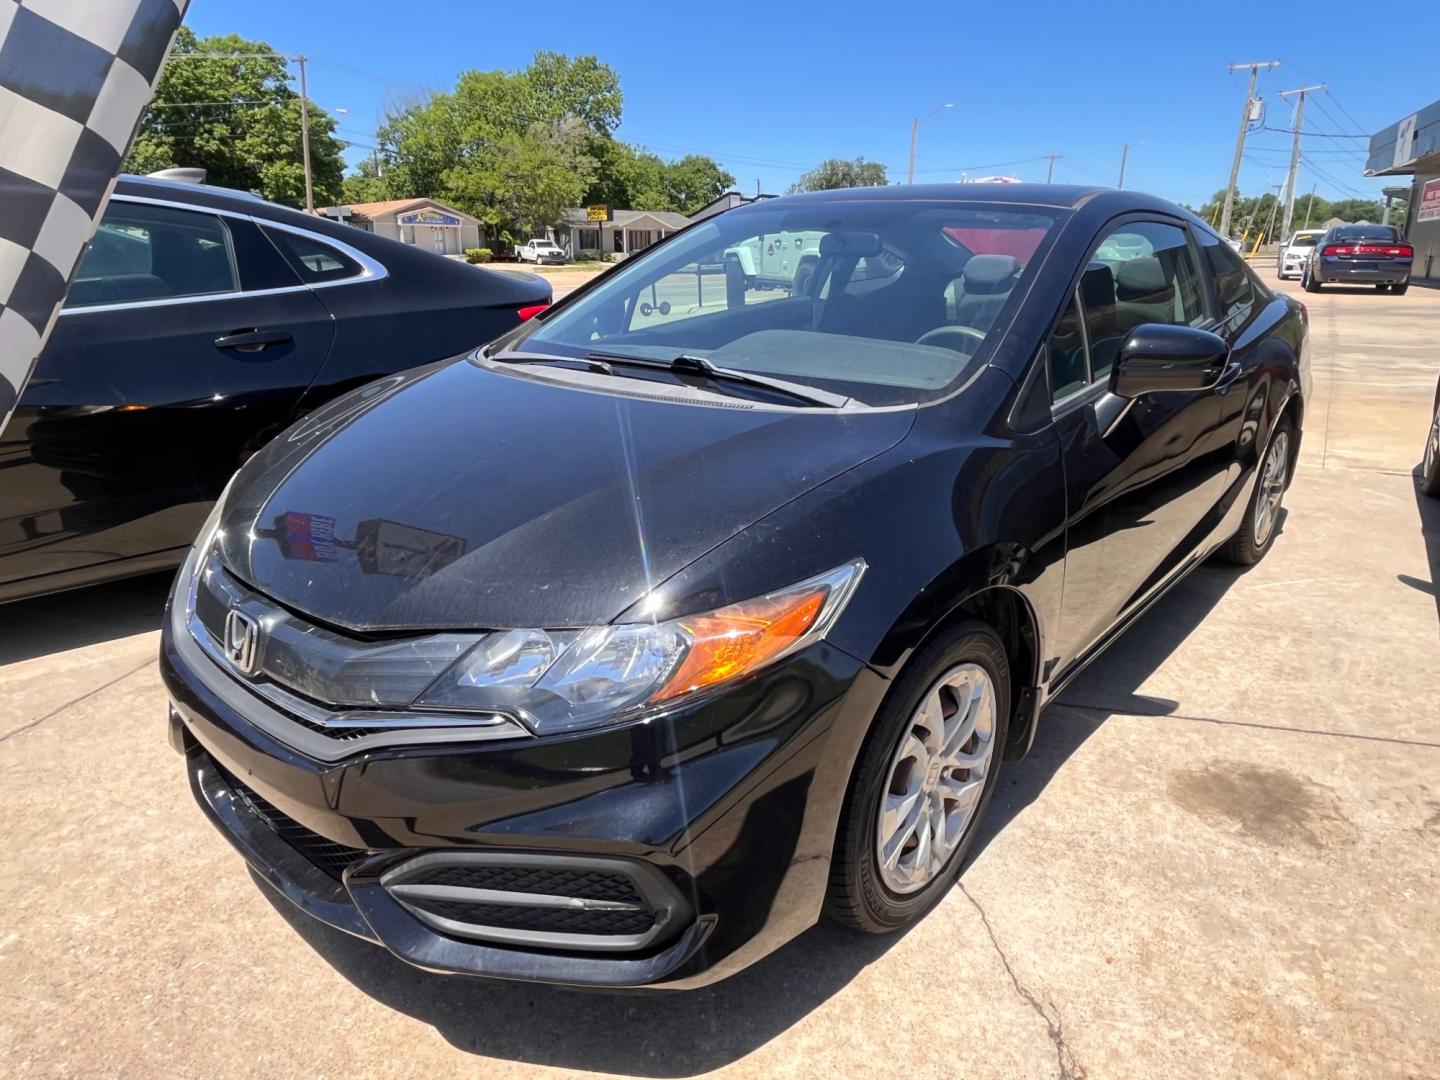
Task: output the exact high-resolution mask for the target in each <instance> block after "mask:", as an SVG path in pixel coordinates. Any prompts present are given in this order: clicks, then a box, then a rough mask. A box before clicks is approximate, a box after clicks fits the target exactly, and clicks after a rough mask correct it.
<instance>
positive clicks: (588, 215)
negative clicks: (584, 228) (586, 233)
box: [585, 203, 610, 221]
mask: <svg viewBox="0 0 1440 1080" xmlns="http://www.w3.org/2000/svg"><path fill="white" fill-rule="evenodd" d="M585 220H586V221H609V220H610V205H609V204H608V203H597V204H596V205H594V206H587V207H585Z"/></svg>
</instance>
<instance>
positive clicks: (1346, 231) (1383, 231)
mask: <svg viewBox="0 0 1440 1080" xmlns="http://www.w3.org/2000/svg"><path fill="white" fill-rule="evenodd" d="M1330 239H1332V240H1388V241H1390V242H1391V243H1392V244H1393V243H1395V242H1396V241H1398V240H1399V239H1400V231H1399V230H1398V229H1396V228H1395V226H1393V225H1337V226H1336V227H1335V228H1333V229H1331V230H1330Z"/></svg>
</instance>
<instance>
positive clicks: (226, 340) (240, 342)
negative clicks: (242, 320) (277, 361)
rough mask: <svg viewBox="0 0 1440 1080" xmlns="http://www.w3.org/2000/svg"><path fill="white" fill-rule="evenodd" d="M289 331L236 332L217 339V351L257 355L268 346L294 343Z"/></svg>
mask: <svg viewBox="0 0 1440 1080" xmlns="http://www.w3.org/2000/svg"><path fill="white" fill-rule="evenodd" d="M294 340H295V338H294V336H293V335H292V334H291V333H290V332H289V331H288V330H236V331H235V332H234V333H232V334H226V335H224V336H223V337H217V338H216V339H215V347H216V348H217V349H234V350H235V351H236V352H243V353H257V352H259V351H260V350H261V349H264V348H265V347H266V346H268V345H288V344H290V342H292V341H294Z"/></svg>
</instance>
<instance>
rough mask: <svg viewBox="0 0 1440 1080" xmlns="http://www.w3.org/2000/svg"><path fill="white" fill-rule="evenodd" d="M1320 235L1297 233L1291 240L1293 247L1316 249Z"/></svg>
mask: <svg viewBox="0 0 1440 1080" xmlns="http://www.w3.org/2000/svg"><path fill="white" fill-rule="evenodd" d="M1319 239H1320V233H1296V234H1295V235H1294V236H1292V237H1291V238H1290V246H1291V247H1314V246H1315V241H1317V240H1319Z"/></svg>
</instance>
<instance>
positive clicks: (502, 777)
mask: <svg viewBox="0 0 1440 1080" xmlns="http://www.w3.org/2000/svg"><path fill="white" fill-rule="evenodd" d="M746 248H748V249H749V250H750V251H751V252H752V253H753V252H756V251H759V252H764V253H765V255H766V257H767V258H768V259H769V261H770V262H771V263H772V264H773V266H774V269H775V273H774V274H771V275H767V279H766V284H765V285H763V286H762V285H760V284H759V283H758V282H757V278H756V276H755V275H747V274H746V273H745V268H744V266H743V265H742V262H741V260H740V258H738V257H737V253H738V252H739V251H741V250H744V249H746ZM802 252H804V253H806V254H807V257H808V255H809V254H810V253H814V255H815V261H814V262H813V265H812V267H811V272H809V273H806V274H799V273H794V272H793V271H794V270H796V269H797V268H798V262H799V255H800V253H802ZM787 263H789V264H790V265H789V266H787V265H786V264H787ZM787 271H789V273H788V276H787ZM1306 334H1307V315H1306V312H1305V309H1304V308H1303V307H1302V306H1301V305H1300V304H1298V303H1296V302H1295V301H1294V300H1291V299H1288V298H1286V297H1283V296H1280V295H1277V294H1275V293H1273V292H1271V291H1270V290H1269V289H1268V288H1267V287H1266V286H1265V285H1264V284H1263V283H1262V282H1260V281H1259V280H1258V279H1257V278H1256V277H1255V276H1254V275H1253V274H1252V273H1251V272H1250V270H1249V269H1248V268H1247V267H1246V266H1245V265H1244V263H1243V262H1242V261H1241V260H1240V259H1239V258H1238V257H1237V256H1236V255H1235V253H1234V252H1233V251H1232V250H1231V249H1230V247H1229V246H1228V245H1227V244H1225V243H1224V242H1223V241H1222V240H1221V239H1220V238H1219V237H1218V236H1216V235H1215V233H1213V232H1212V231H1211V230H1210V229H1209V228H1208V227H1207V226H1206V225H1205V224H1204V223H1203V222H1201V221H1199V220H1198V219H1196V218H1194V217H1192V216H1191V215H1189V214H1188V213H1186V212H1184V211H1182V210H1180V209H1179V208H1177V207H1175V206H1173V205H1171V204H1169V203H1166V202H1163V201H1160V200H1158V199H1153V198H1149V197H1146V196H1143V195H1138V194H1135V193H1132V192H1128V191H1126V192H1119V191H1100V190H1090V189H1080V188H1067V187H1061V186H1043V187H1041V186H1025V185H1021V186H967V187H955V186H947V187H938V186H937V187H894V188H881V189H868V190H850V191H834V192H825V193H817V194H813V195H803V196H798V197H795V198H783V199H776V200H772V201H766V202H762V203H756V204H753V205H751V206H747V207H745V208H742V209H738V210H733V211H730V212H728V213H725V214H722V215H719V216H717V217H714V218H711V219H709V220H706V221H703V222H701V223H698V224H696V225H694V226H692V227H690V228H688V229H685V230H683V231H681V232H679V233H677V234H675V235H674V236H672V237H670V238H667V239H666V240H665V241H663V242H661V243H660V244H657V245H655V246H654V247H653V248H652V249H650V250H649V251H647V252H646V253H645V254H643V255H640V256H638V257H636V258H633V259H630V260H627V261H626V262H625V263H624V264H622V265H621V266H620V267H618V268H617V269H616V270H615V271H613V272H612V273H610V274H609V275H607V276H606V277H605V278H604V279H602V280H599V281H596V282H594V283H593V284H591V285H589V286H587V287H586V288H584V289H583V290H581V291H579V292H577V293H575V294H573V295H572V296H571V297H568V298H566V299H565V300H564V301H562V302H561V303H559V304H557V305H556V306H555V307H553V308H552V309H551V310H550V311H548V312H546V313H545V314H544V315H543V316H541V317H539V318H537V319H534V320H531V321H530V322H528V323H527V324H525V325H524V326H521V327H519V328H517V329H516V330H515V331H513V332H511V333H509V334H507V335H505V336H503V337H501V338H499V339H497V340H496V341H494V342H492V343H491V344H490V345H488V346H486V347H484V348H481V349H479V350H478V351H475V352H473V353H471V354H469V355H465V356H461V357H457V358H455V359H453V360H450V361H446V362H443V363H437V364H434V365H431V366H428V367H425V368H422V369H419V370H415V371H412V372H408V373H406V374H403V375H399V376H396V377H394V378H391V379H389V380H386V381H382V382H379V383H376V384H373V385H371V386H368V387H366V388H364V389H361V390H359V391H357V392H355V393H352V394H350V395H348V396H345V397H343V398H341V399H339V400H337V401H335V402H333V403H331V404H330V405H329V406H327V407H325V408H322V409H319V410H317V411H315V412H314V413H312V414H311V415H310V416H309V417H307V418H306V419H305V420H304V421H303V422H301V423H300V424H299V425H297V426H295V427H293V428H291V429H290V430H289V431H288V432H285V433H284V434H282V435H281V436H280V437H278V438H277V439H275V440H274V441H272V442H271V443H269V444H268V445H267V446H265V447H264V448H263V449H262V450H260V452H259V453H258V454H256V455H255V456H254V457H253V458H252V459H251V460H250V461H249V462H248V463H247V464H246V465H245V466H244V468H243V469H241V470H240V472H239V474H238V475H237V476H236V478H235V480H234V481H233V482H232V483H231V485H230V488H229V489H228V492H227V493H226V495H225V496H224V497H223V498H222V500H221V502H220V503H219V504H218V505H217V507H216V510H215V512H214V514H213V515H212V516H211V518H210V521H209V523H208V524H207V525H206V527H205V528H204V530H203V532H202V534H201V536H200V538H199V539H198V541H197V542H196V544H195V547H194V549H193V551H192V552H191V554H190V556H189V558H188V561H187V562H186V564H185V566H184V568H183V569H182V571H181V574H180V577H179V579H178V581H177V583H176V587H175V591H174V594H173V596H172V599H171V604H170V610H169V615H168V617H167V619H166V625H165V630H164V635H163V643H162V646H161V651H162V660H161V666H162V670H163V673H164V677H165V682H166V685H167V687H168V689H169V693H170V696H171V700H172V707H171V712H170V734H171V741H172V743H173V745H174V746H175V748H176V749H177V750H179V751H181V752H182V753H183V754H184V756H185V761H186V767H187V769H188V772H189V776H190V782H191V784H192V787H193V790H194V792H195V795H196V796H197V798H198V800H199V802H200V803H201V805H202V807H203V808H204V810H205V811H206V813H207V814H208V815H209V816H210V817H211V818H212V819H213V820H214V822H215V823H216V824H217V825H218V826H219V827H220V829H221V830H222V831H223V832H224V833H225V834H226V835H227V836H228V838H229V839H230V841H231V842H232V843H233V844H234V845H235V846H236V847H237V848H238V849H239V850H240V852H241V853H242V854H243V855H244V857H245V858H246V859H247V860H248V861H249V863H250V864H251V865H252V867H253V868H254V869H255V870H256V871H257V872H258V873H259V874H260V875H261V876H262V877H263V878H264V879H265V880H267V881H268V882H269V883H270V884H271V885H273V886H274V887H275V888H276V889H278V890H279V891H281V892H282V893H283V894H284V895H285V896H287V897H288V898H289V899H290V900H292V901H293V902H294V903H296V904H298V905H299V906H300V907H301V908H303V909H304V910H305V911H307V912H309V913H310V914H311V915H313V916H315V917H317V918H319V919H321V920H324V921H325V922H327V923H330V924H331V925H333V926H336V927H339V928H341V929H343V930H346V931H349V932H350V933H352V934H356V935H359V936H360V937H363V938H367V939H369V940H371V941H373V942H376V943H379V944H381V945H383V946H385V947H386V948H388V949H389V950H390V951H392V952H393V953H394V954H395V955H397V956H399V957H401V958H402V959H404V960H406V961H409V962H410V963H412V964H415V965H417V966H419V967H422V968H425V969H428V970H431V971H438V972H450V973H467V974H475V975H486V976H497V977H505V978H512V979H525V980H537V981H544V982H554V983H566V984H574V985H588V986H640V985H657V986H671V987H692V986H696V985H699V984H703V983H707V982H712V981H714V980H716V979H719V978H722V977H724V976H726V975H729V974H731V973H733V972H735V971H736V970H738V969H740V968H742V967H744V966H745V965H747V964H749V963H751V962H752V961H754V960H755V959H757V958H758V957H760V956H763V955H765V954H766V953H768V952H770V951H771V950H773V949H775V948H776V947H777V946H779V945H781V944H782V943H783V942H785V941H787V940H788V939H790V938H792V937H794V936H795V935H796V934H798V933H800V932H801V931H802V930H804V929H805V928H806V927H808V926H810V925H811V924H812V923H814V922H815V921H816V920H817V919H818V918H819V917H820V916H821V915H822V914H828V915H830V916H831V917H833V918H834V919H837V920H839V921H840V922H841V923H844V924H847V925H849V926H851V927H854V928H857V929H858V930H861V931H868V932H872V933H883V932H886V931H891V930H895V929H897V928H899V927H903V926H905V925H906V924H907V923H910V922H911V921H913V920H915V919H916V918H918V917H919V916H920V915H921V914H923V913H924V912H925V911H926V910H927V909H928V908H929V907H931V905H933V904H934V903H936V902H937V901H938V900H939V899H940V898H941V897H942V896H943V895H944V894H945V892H946V890H947V889H949V888H950V886H951V885H952V884H953V882H954V881H955V879H956V877H957V876H958V874H959V873H960V870H961V866H962V864H963V862H964V860H965V857H966V852H967V850H968V849H969V848H970V846H971V845H972V844H973V842H974V840H975V836H976V830H977V827H978V824H979V822H980V820H981V818H982V816H983V814H984V813H985V809H986V804H987V802H988V801H989V799H990V797H991V795H992V793H993V791H994V789H995V784H996V778H997V776H998V775H999V772H1000V769H1001V764H1002V761H1004V760H1007V759H1013V758H1016V757H1019V756H1020V755H1023V754H1024V753H1025V752H1026V751H1027V750H1028V748H1029V747H1030V745H1031V743H1032V741H1033V740H1034V739H1035V737H1036V729H1037V718H1038V717H1039V714H1040V712H1041V710H1042V708H1043V707H1044V706H1045V704H1046V702H1047V701H1049V700H1051V699H1052V698H1053V697H1054V696H1055V695H1056V694H1057V693H1058V692H1059V691H1060V690H1061V689H1062V688H1063V687H1064V686H1065V684H1066V683H1067V682H1068V681H1069V680H1070V679H1071V678H1072V677H1074V676H1075V674H1076V673H1077V672H1079V671H1080V670H1081V669H1082V668H1083V667H1084V666H1085V665H1086V664H1087V663H1088V662H1090V661H1091V660H1092V659H1093V658H1094V657H1095V656H1096V655H1097V654H1098V653H1099V652H1100V651H1101V650H1102V649H1104V648H1105V647H1106V646H1107V645H1108V644H1109V643H1110V642H1111V641H1112V640H1114V638H1115V637H1116V635H1117V634H1118V633H1119V632H1120V631H1121V630H1122V629H1123V628H1124V627H1125V626H1126V625H1127V624H1129V623H1130V622H1132V621H1133V620H1134V619H1135V618H1136V617H1137V616H1138V615H1139V614H1140V613H1141V612H1143V611H1144V610H1145V609H1146V608H1147V607H1148V606H1149V605H1150V604H1151V603H1153V602H1154V601H1155V600H1156V599H1157V598H1158V597H1159V596H1161V595H1162V594H1163V593H1164V592H1165V591H1166V589H1168V588H1169V587H1170V586H1172V585H1174V584H1175V582H1177V581H1178V580H1180V579H1181V578H1182V577H1183V576H1184V575H1185V574H1186V573H1188V572H1189V571H1190V570H1192V569H1193V568H1194V567H1195V566H1196V565H1197V564H1199V563H1200V562H1201V561H1202V560H1204V559H1206V558H1207V557H1209V556H1211V555H1212V554H1216V553H1219V554H1221V555H1223V556H1224V557H1226V558H1228V559H1230V560H1232V561H1234V562H1238V563H1253V562H1255V561H1256V560H1258V559H1260V558H1261V557H1263V556H1264V554H1265V553H1266V552H1267V551H1268V550H1269V548H1270V547H1271V546H1272V545H1273V544H1274V542H1275V538H1276V535H1277V533H1278V531H1279V528H1280V524H1281V520H1282V512H1281V500H1282V497H1283V495H1284V492H1285V489H1286V487H1287V485H1288V483H1289V480H1290V478H1291V476H1292V475H1293V468H1294V463H1295V459H1296V454H1297V451H1298V448H1299V443H1300V433H1301V426H1302V422H1303V420H1304V409H1305V401H1306V391H1307V384H1308V377H1307V367H1306V360H1305V355H1304V353H1305V345H1306Z"/></svg>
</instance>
